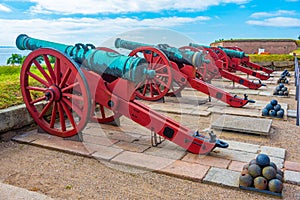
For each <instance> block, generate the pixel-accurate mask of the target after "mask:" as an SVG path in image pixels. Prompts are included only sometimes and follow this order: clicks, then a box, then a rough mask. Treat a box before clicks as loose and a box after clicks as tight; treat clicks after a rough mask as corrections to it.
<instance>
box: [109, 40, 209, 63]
mask: <svg viewBox="0 0 300 200" xmlns="http://www.w3.org/2000/svg"><path fill="white" fill-rule="evenodd" d="M144 46H151V47H155V48H158V49H159V50H161V51H162V52H164V53H165V54H166V56H167V57H168V58H169V59H170V60H171V61H174V62H177V63H182V64H188V65H192V66H194V67H199V66H202V65H203V64H204V63H209V62H210V61H209V60H207V59H205V54H204V53H203V52H202V51H199V52H193V51H189V50H181V49H178V48H175V47H171V46H169V45H167V44H158V45H151V44H144V43H139V42H132V41H128V40H123V39H121V38H117V39H116V40H115V47H116V48H124V49H129V50H134V49H136V48H138V47H144Z"/></svg>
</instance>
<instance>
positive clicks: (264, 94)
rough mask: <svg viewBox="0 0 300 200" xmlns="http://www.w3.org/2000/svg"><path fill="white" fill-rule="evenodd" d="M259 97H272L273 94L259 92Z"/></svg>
mask: <svg viewBox="0 0 300 200" xmlns="http://www.w3.org/2000/svg"><path fill="white" fill-rule="evenodd" d="M259 95H260V96H272V95H273V92H270V91H261V92H259Z"/></svg>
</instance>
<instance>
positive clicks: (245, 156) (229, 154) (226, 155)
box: [209, 148, 257, 162]
mask: <svg viewBox="0 0 300 200" xmlns="http://www.w3.org/2000/svg"><path fill="white" fill-rule="evenodd" d="M209 155H211V156H215V157H218V158H223V159H228V160H235V161H240V162H249V161H250V160H252V159H254V158H256V156H257V154H255V153H250V152H245V151H236V150H232V149H221V148H218V149H215V150H213V151H212V152H210V153H209Z"/></svg>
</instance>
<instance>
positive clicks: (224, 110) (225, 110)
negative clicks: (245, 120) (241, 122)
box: [207, 105, 261, 117]
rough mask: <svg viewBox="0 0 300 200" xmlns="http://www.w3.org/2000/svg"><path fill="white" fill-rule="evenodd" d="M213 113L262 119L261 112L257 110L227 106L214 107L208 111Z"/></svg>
mask: <svg viewBox="0 0 300 200" xmlns="http://www.w3.org/2000/svg"><path fill="white" fill-rule="evenodd" d="M207 110H208V111H209V112H212V113H220V114H228V115H239V116H247V117H261V112H260V111H259V110H257V109H247V108H246V107H244V108H233V107H227V105H226V106H213V107H210V108H208V109H207Z"/></svg>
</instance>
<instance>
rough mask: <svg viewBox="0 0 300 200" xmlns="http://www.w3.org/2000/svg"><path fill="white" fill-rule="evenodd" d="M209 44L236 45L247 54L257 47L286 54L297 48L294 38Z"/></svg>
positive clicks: (256, 49) (213, 44) (274, 52)
mask: <svg viewBox="0 0 300 200" xmlns="http://www.w3.org/2000/svg"><path fill="white" fill-rule="evenodd" d="M211 46H224V47H226V46H237V47H240V48H241V49H243V50H244V52H245V53H249V54H250V53H255V52H258V49H259V48H261V49H265V52H269V53H272V54H288V53H290V52H291V51H293V50H295V49H297V44H296V42H295V41H294V40H237V41H235V40H233V41H223V42H215V43H211Z"/></svg>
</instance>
